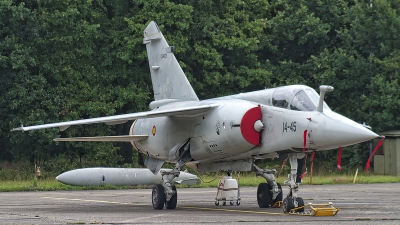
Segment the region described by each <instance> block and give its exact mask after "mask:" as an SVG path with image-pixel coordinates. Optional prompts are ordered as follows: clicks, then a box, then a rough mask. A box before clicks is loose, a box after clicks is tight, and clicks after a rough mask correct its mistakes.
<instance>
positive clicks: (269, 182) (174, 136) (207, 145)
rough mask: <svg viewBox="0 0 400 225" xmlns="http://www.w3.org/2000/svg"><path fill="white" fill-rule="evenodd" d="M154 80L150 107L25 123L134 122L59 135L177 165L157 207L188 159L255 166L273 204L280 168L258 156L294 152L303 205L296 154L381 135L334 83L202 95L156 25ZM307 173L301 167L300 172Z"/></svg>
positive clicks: (293, 202) (151, 41) (290, 198)
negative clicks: (342, 102) (117, 145)
mask: <svg viewBox="0 0 400 225" xmlns="http://www.w3.org/2000/svg"><path fill="white" fill-rule="evenodd" d="M143 44H145V45H146V49H147V53H148V60H149V66H150V73H151V79H152V83H153V91H154V101H152V102H151V103H150V105H149V107H150V109H151V111H147V112H138V113H130V114H124V115H115V116H107V117H100V118H92V119H83V120H75V121H68V122H59V123H52V124H43V125H36V126H29V127H23V126H22V127H19V128H14V129H13V130H18V131H29V130H35V129H43V128H51V127H58V128H59V129H60V130H61V131H63V130H65V129H67V128H68V127H69V126H72V125H82V124H93V123H106V124H109V125H113V124H120V123H125V122H127V121H128V120H135V121H134V123H133V125H132V127H131V129H130V132H129V135H125V136H103V137H75V138H56V139H54V140H55V141H116V142H118V141H119V142H131V143H132V145H133V146H134V147H135V149H137V150H138V151H139V152H141V153H144V154H146V155H147V158H146V166H147V168H149V169H150V170H151V171H152V172H153V173H154V174H156V173H158V172H159V171H160V168H161V167H162V165H163V164H164V163H165V162H170V163H175V168H174V169H172V170H171V171H161V175H162V182H161V184H155V185H154V187H153V189H152V204H153V208H154V209H163V208H164V205H165V207H166V208H167V209H175V208H176V205H177V191H176V187H175V186H174V185H173V184H172V181H173V179H174V178H175V177H178V176H179V172H180V171H181V169H182V167H183V166H184V165H187V166H190V167H191V168H194V169H196V170H197V171H198V172H217V171H228V172H232V171H255V172H256V174H258V175H260V176H262V177H264V178H265V179H266V183H261V184H260V185H259V186H258V189H257V195H256V197H257V202H258V205H259V207H261V208H268V207H270V206H272V205H273V204H274V203H275V202H277V201H281V200H282V198H283V194H282V188H281V185H280V184H278V183H277V182H276V180H275V175H274V174H275V173H276V170H274V169H261V168H259V167H257V166H256V165H255V161H256V160H258V159H266V158H277V157H280V158H285V157H287V158H288V161H289V163H290V167H291V172H290V174H288V179H287V180H286V181H285V182H284V184H285V185H287V186H288V187H289V193H288V194H287V197H286V198H285V199H283V210H284V212H289V211H290V210H291V209H293V208H294V207H295V206H296V207H297V206H302V205H304V201H303V199H302V198H301V197H299V196H298V195H297V193H298V190H299V184H300V180H299V179H298V172H300V171H298V159H299V160H301V159H303V158H304V157H305V155H306V153H308V152H312V151H323V150H330V149H335V148H338V147H345V146H348V145H354V144H357V143H360V142H364V141H367V140H370V139H373V138H376V137H378V135H377V134H375V133H374V132H372V131H370V130H369V129H367V128H365V127H363V126H362V125H361V124H359V123H356V122H354V121H352V120H350V119H348V118H346V117H344V116H342V115H340V114H338V113H335V112H333V111H332V110H331V109H330V108H329V106H328V105H327V104H326V103H325V102H324V95H325V93H326V92H329V91H333V87H331V86H327V85H322V86H320V87H319V90H320V94H319V95H318V93H317V92H316V91H315V90H314V89H312V88H310V87H308V86H304V85H291V86H283V87H277V88H271V89H265V90H260V91H254V92H248V93H241V94H236V95H230V96H225V97H220V98H214V99H208V100H201V101H200V100H199V98H198V97H197V95H196V93H195V91H194V90H193V88H192V86H191V85H190V83H189V81H188V80H187V78H186V76H185V74H184V72H183V71H182V69H181V67H180V66H179V63H178V61H177V59H176V58H175V55H174V53H173V52H174V47H173V46H169V45H168V43H167V41H166V40H165V38H164V36H163V34H162V33H161V31H160V29H159V27H158V26H157V24H156V23H155V22H154V21H152V22H150V23H149V24H148V26H147V27H146V28H145V30H144V38H143ZM300 173H301V172H300Z"/></svg>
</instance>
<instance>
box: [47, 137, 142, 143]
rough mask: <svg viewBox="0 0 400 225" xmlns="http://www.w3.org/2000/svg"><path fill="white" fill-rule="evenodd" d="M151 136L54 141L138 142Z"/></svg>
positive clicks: (75, 138) (58, 139)
mask: <svg viewBox="0 0 400 225" xmlns="http://www.w3.org/2000/svg"><path fill="white" fill-rule="evenodd" d="M148 137H149V135H123V136H99V137H73V138H55V139H53V141H97V142H102V141H110V142H136V141H141V140H144V139H146V138H148Z"/></svg>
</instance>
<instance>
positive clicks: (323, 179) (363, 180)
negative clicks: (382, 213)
mask: <svg viewBox="0 0 400 225" xmlns="http://www.w3.org/2000/svg"><path fill="white" fill-rule="evenodd" d="M198 176H199V177H200V178H201V179H202V180H203V182H202V183H201V184H198V185H193V186H191V187H194V188H203V187H217V184H218V181H219V180H220V179H222V177H223V176H224V174H215V175H198ZM233 177H234V178H236V179H237V178H238V177H237V176H236V175H233ZM276 180H277V182H278V183H281V184H282V185H283V182H284V180H286V176H280V177H279V178H277V179H276ZM353 180H354V175H346V174H332V175H317V176H313V179H312V181H313V182H312V184H313V185H324V184H352V183H353ZM302 181H303V185H309V182H310V176H309V175H307V177H305V178H303V180H302ZM263 182H266V181H265V179H264V178H262V177H259V176H255V175H254V173H245V174H243V175H240V176H239V185H240V186H253V187H256V186H258V184H260V183H263ZM370 183H400V176H382V175H373V174H366V173H360V174H359V175H358V177H357V180H356V184H370ZM177 186H179V188H185V187H187V186H184V185H177ZM150 187H151V186H149V185H147V186H145V185H138V186H115V185H105V186H90V187H87V186H86V187H79V186H70V185H65V184H62V183H60V182H58V181H56V180H55V178H52V177H47V178H44V179H38V180H35V179H32V180H2V181H0V192H9V191H55V190H110V189H111V190H113V189H141V188H150Z"/></svg>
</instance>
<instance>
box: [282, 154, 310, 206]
mask: <svg viewBox="0 0 400 225" xmlns="http://www.w3.org/2000/svg"><path fill="white" fill-rule="evenodd" d="M288 155H289V156H288V158H289V163H290V169H291V170H290V174H288V180H285V185H287V186H289V193H288V195H287V197H286V198H285V199H284V200H283V206H282V209H283V212H285V213H289V212H290V210H292V209H294V208H297V207H302V206H304V201H303V199H302V198H300V197H297V192H298V191H299V185H300V183H301V179H300V178H299V174H298V173H301V166H302V163H300V164H299V163H298V159H300V161H301V162H302V161H303V160H302V159H303V158H304V156H305V153H289V154H288ZM296 212H299V213H302V212H304V207H303V208H300V209H298V210H296Z"/></svg>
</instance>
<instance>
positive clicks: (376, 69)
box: [0, 0, 400, 170]
mask: <svg viewBox="0 0 400 225" xmlns="http://www.w3.org/2000/svg"><path fill="white" fill-rule="evenodd" d="M399 9H400V2H399V1H396V0H335V1H328V0H299V1H290V0H280V1H274V0H270V1H266V0H245V1H241V0H229V1H225V0H221V1H214V0H201V1H198V0H185V1H183V0H163V1H159V0H63V1H55V0H30V1H16V0H1V1H0V23H1V24H2V25H1V26H0V68H1V71H0V96H1V98H0V106H1V107H0V161H8V162H21V161H24V162H26V161H30V162H31V163H37V164H40V165H46V166H47V168H49V169H50V168H51V169H54V170H65V169H68V168H70V167H74V166H77V164H79V163H82V161H80V160H82V159H83V160H84V161H85V162H86V163H88V164H91V165H103V166H106V165H107V166H115V165H122V164H124V163H128V164H132V163H133V164H135V163H137V162H136V160H137V158H139V161H142V157H139V156H138V155H137V153H136V151H134V150H133V149H132V146H130V145H129V144H116V143H55V142H53V141H52V139H53V138H55V137H73V136H99V135H122V134H127V133H128V131H129V128H130V126H131V123H126V124H122V125H114V126H107V125H103V124H95V125H85V126H75V127H70V128H69V129H67V130H66V131H63V132H59V131H58V129H45V130H37V131H31V132H26V133H20V132H10V129H12V128H15V127H18V126H21V124H23V125H25V126H28V125H35V124H42V123H52V122H59V121H67V120H76V119H85V118H91V117H100V116H109V115H116V114H124V113H130V112H137V111H144V110H148V103H149V102H150V101H151V100H152V98H153V97H152V84H151V80H150V72H149V67H148V61H147V54H146V50H145V46H144V45H143V44H142V41H143V30H144V28H145V27H146V25H147V24H148V23H149V22H150V21H151V20H154V21H156V22H157V23H158V25H159V27H160V29H161V30H162V32H163V34H164V36H165V37H166V39H167V41H168V43H169V44H170V45H173V46H175V47H176V51H175V55H176V57H177V58H178V60H179V62H180V64H181V66H182V68H183V70H184V71H185V73H186V75H187V77H188V79H189V81H190V82H191V84H192V86H193V88H194V89H195V91H196V93H197V95H198V96H199V98H200V99H207V98H212V97H218V96H223V95H229V94H235V93H240V92H247V91H254V90H259V89H263V88H269V87H276V86H282V85H289V84H305V85H308V86H311V87H313V88H315V89H318V87H319V85H321V84H328V85H332V86H334V87H335V91H334V92H332V93H329V94H328V95H327V96H326V98H325V101H326V102H327V103H328V105H329V106H330V107H331V108H332V109H333V110H334V111H336V112H338V113H340V114H343V115H345V116H347V117H349V118H351V119H353V120H355V121H357V122H360V123H363V122H365V123H367V124H369V125H370V126H371V127H372V128H373V130H374V131H375V132H378V133H379V132H382V131H386V130H392V129H399V125H400V123H399V122H400V116H399V113H398V112H399V111H400V101H399V95H400V91H399V82H398V79H399V76H400V74H399V73H400V68H399V67H400V41H399V40H400V17H399V13H400V10H399ZM346 150H347V151H346ZM323 154H324V155H321V157H325V158H327V159H331V161H332V160H333V161H334V159H332V158H334V154H336V153H335V152H333V151H330V152H327V153H323ZM368 154H369V152H368V145H357V146H354V147H350V148H345V151H344V152H343V161H342V162H343V164H348V165H350V166H356V165H359V164H363V163H364V162H365V161H366V159H367V158H368ZM57 166H58V167H57ZM78 166H79V165H78ZM55 167H57V168H55Z"/></svg>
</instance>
